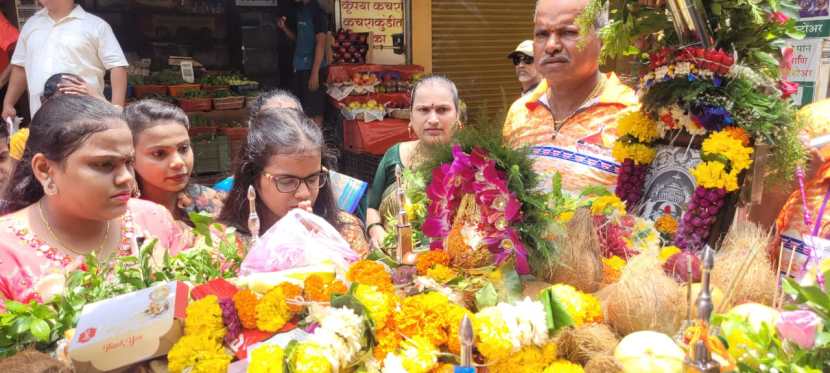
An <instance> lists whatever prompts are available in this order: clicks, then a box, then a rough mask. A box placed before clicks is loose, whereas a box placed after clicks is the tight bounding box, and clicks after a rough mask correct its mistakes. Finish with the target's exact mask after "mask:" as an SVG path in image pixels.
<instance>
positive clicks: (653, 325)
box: [597, 254, 686, 335]
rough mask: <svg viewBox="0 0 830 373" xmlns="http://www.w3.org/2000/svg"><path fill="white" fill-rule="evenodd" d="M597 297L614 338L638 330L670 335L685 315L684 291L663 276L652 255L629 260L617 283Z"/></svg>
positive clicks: (643, 255)
mask: <svg viewBox="0 0 830 373" xmlns="http://www.w3.org/2000/svg"><path fill="white" fill-rule="evenodd" d="M597 296H598V297H599V298H600V300H601V301H602V308H603V311H604V315H605V320H606V322H607V323H608V325H610V326H611V327H612V328H613V329H614V331H615V332H617V334H618V335H628V334H631V333H634V332H636V331H640V330H654V331H659V332H662V333H666V334H674V333H676V332H677V330H678V329H679V328H680V322H681V320H682V319H683V317H684V315H685V309H686V307H685V305H686V302H685V301H684V297H685V291H682V288H681V286H680V285H679V284H677V283H676V282H675V281H674V280H672V279H671V278H669V277H668V276H666V274H665V273H664V272H663V270H662V268H660V264H659V260H658V259H657V257H655V256H652V255H646V254H640V255H637V256H635V257H633V258H631V260H629V262H628V265H626V267H625V269H624V270H623V273H622V275H621V276H620V280H619V281H617V283H615V284H612V285H610V286H608V287H606V288H604V289H602V291H600V292H599V293H597Z"/></svg>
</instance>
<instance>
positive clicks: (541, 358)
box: [488, 343, 556, 373]
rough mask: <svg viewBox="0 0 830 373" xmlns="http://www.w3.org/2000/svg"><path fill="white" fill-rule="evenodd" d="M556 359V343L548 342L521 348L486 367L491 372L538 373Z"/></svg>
mask: <svg viewBox="0 0 830 373" xmlns="http://www.w3.org/2000/svg"><path fill="white" fill-rule="evenodd" d="M555 360H556V344H555V343H548V344H547V345H545V347H544V348H543V347H538V346H535V345H531V346H527V347H525V348H522V349H521V350H520V351H519V352H518V353H515V354H512V355H510V357H509V358H507V359H504V360H501V361H498V362H496V363H495V364H492V365H490V366H489V367H488V372H491V373H539V372H541V371H543V370H545V368H546V367H547V366H548V365H550V364H551V363H553V362H554V361H555Z"/></svg>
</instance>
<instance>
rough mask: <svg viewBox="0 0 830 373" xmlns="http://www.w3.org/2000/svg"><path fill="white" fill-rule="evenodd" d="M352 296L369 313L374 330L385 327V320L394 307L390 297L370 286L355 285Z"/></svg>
mask: <svg viewBox="0 0 830 373" xmlns="http://www.w3.org/2000/svg"><path fill="white" fill-rule="evenodd" d="M354 296H355V298H357V301H358V302H360V304H362V305H363V307H366V310H367V311H369V318H371V319H372V322H374V323H375V329H379V328H381V327H383V326H384V325H386V320H387V319H388V318H389V314H390V313H391V312H392V308H393V307H394V300H393V299H392V295H390V294H389V293H382V292H380V291H378V290H377V288H376V287H374V286H371V285H357V288H356V289H355V291H354Z"/></svg>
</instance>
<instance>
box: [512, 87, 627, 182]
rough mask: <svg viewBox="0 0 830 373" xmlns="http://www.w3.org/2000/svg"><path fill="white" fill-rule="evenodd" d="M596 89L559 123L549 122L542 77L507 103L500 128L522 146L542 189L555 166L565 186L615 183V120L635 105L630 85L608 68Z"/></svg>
mask: <svg viewBox="0 0 830 373" xmlns="http://www.w3.org/2000/svg"><path fill="white" fill-rule="evenodd" d="M606 78H607V79H605V83H604V86H603V88H602V89H601V91H600V93H599V95H597V97H594V98H592V99H590V100H589V101H587V102H586V103H585V104H584V105H583V106H582V107H581V108H579V109H578V110H577V112H576V113H575V114H574V115H573V116H572V117H571V118H570V119H568V120H567V121H566V122H565V123H564V124H563V125H562V127H561V128H560V131H559V133H558V134H557V133H556V129H555V126H554V122H553V114H552V113H551V111H550V105H549V104H548V103H547V98H548V95H547V92H548V83H547V81H546V80H542V82H541V83H539V85H538V86H537V87H536V89H534V90H533V91H531V92H530V93H528V94H526V95H524V96H522V97H521V98H520V99H518V100H517V101H516V102H514V103H513V105H512V106H511V107H510V112H508V114H507V119H506V121H505V124H504V128H503V130H502V132H503V135H504V138H505V140H506V141H507V143H508V145H510V146H512V147H514V148H519V147H524V146H528V147H530V150H531V157H532V158H534V160H535V162H534V168H535V169H536V172H537V173H539V175H540V176H541V177H542V181H543V185H542V186H543V187H544V190H550V188H551V184H550V180H551V177H552V176H553V175H554V174H555V173H556V172H559V173H560V174H561V175H562V187H563V188H564V189H565V190H566V191H570V192H579V191H581V190H582V189H584V188H586V187H589V186H594V185H605V186H608V187H609V189H613V187H614V186H615V185H616V183H617V169H618V167H619V164H618V163H617V162H616V161H615V160H614V158H613V157H611V148H612V147H613V145H614V141H616V139H617V136H616V131H615V128H616V120H617V116H618V115H620V113H622V112H625V111H627V110H637V109H638V108H639V103H638V101H637V95H636V94H635V93H634V90H632V89H631V88H629V87H628V86H626V85H624V84H623V83H622V82H621V81H620V80H619V79H618V78H617V76H616V75H614V74H613V73H611V74H609V75H607V76H606Z"/></svg>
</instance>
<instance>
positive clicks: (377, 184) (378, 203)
mask: <svg viewBox="0 0 830 373" xmlns="http://www.w3.org/2000/svg"><path fill="white" fill-rule="evenodd" d="M411 100H412V105H411V106H412V115H411V117H410V118H409V131H410V134H414V135H415V136H416V137H417V138H418V139H417V140H414V141H407V142H402V143H399V144H395V145H393V146H392V147H391V148H389V150H387V151H386V154H384V155H383V158H382V159H381V160H380V163H379V164H378V168H377V171H375V178H374V180H373V181H372V185H371V189H369V197H368V204H367V207H368V208H367V209H366V224H367V233H368V235H369V237H370V238H371V240H372V246H374V247H376V248H381V247H382V243H383V240H384V238H385V237H386V225H387V223H388V221H387V220H388V218H389V217H394V216H395V215H396V214H397V212H398V202H397V201H398V199H397V198H396V197H395V189H396V183H395V168H396V167H397V166H401V168H404V169H411V168H413V167H416V166H417V165H418V164H419V163H420V162H421V161H422V160H423V159H424V156H425V153H427V152H428V149H427V147H428V146H429V145H432V144H446V143H448V142H449V141H450V139H451V138H452V136H453V134H455V131H456V130H457V129H458V128H460V127H461V121H460V119H461V112H462V110H461V108H460V106H461V100H460V99H459V98H458V89H457V88H456V87H455V83H453V82H452V81H451V80H449V79H447V78H444V77H441V76H436V75H433V76H429V77H426V78H424V79H423V80H421V81H420V82H418V83H417V84H416V85H415V87H413V88H412V98H411Z"/></svg>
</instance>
